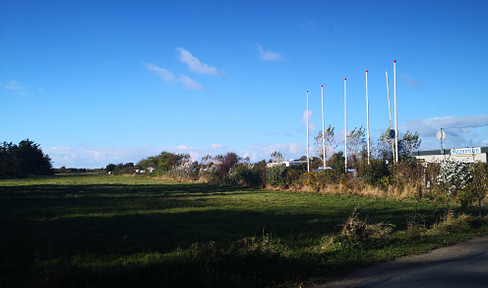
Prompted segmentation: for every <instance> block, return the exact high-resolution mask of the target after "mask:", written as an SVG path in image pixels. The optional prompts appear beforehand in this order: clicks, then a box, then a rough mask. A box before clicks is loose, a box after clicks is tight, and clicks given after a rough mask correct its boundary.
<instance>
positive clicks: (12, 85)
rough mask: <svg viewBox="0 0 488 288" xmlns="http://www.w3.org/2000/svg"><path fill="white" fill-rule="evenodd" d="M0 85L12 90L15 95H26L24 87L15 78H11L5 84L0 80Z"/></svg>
mask: <svg viewBox="0 0 488 288" xmlns="http://www.w3.org/2000/svg"><path fill="white" fill-rule="evenodd" d="M0 86H2V87H3V88H4V89H6V90H10V91H14V92H15V93H17V95H20V96H26V95H27V93H26V92H25V88H24V87H23V86H21V85H20V84H19V82H17V81H16V80H11V81H10V82H8V83H7V84H4V83H2V82H0Z"/></svg>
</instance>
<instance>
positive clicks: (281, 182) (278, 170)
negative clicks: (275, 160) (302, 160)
mask: <svg viewBox="0 0 488 288" xmlns="http://www.w3.org/2000/svg"><path fill="white" fill-rule="evenodd" d="M285 170H286V167H285V166H274V167H270V168H268V171H267V174H266V183H267V184H268V185H271V186H274V187H281V186H285V178H284V177H283V176H284V172H285Z"/></svg>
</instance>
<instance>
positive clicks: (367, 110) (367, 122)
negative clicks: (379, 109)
mask: <svg viewBox="0 0 488 288" xmlns="http://www.w3.org/2000/svg"><path fill="white" fill-rule="evenodd" d="M366 126H367V130H368V165H369V142H370V141H369V98H368V70H366Z"/></svg>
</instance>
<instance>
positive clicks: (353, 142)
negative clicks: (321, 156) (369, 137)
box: [347, 126, 367, 167]
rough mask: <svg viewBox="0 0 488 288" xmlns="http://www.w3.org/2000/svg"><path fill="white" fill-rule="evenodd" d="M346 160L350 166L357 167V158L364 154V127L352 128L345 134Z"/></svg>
mask: <svg viewBox="0 0 488 288" xmlns="http://www.w3.org/2000/svg"><path fill="white" fill-rule="evenodd" d="M347 156H348V158H347V160H348V162H350V164H351V166H352V167H357V166H358V164H359V160H361V159H364V158H365V157H367V155H366V129H364V127H363V126H361V127H359V128H357V127H356V128H354V129H353V130H352V131H350V132H349V133H348V134H347Z"/></svg>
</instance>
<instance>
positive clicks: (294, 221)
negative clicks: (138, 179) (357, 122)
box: [0, 183, 433, 287]
mask: <svg viewBox="0 0 488 288" xmlns="http://www.w3.org/2000/svg"><path fill="white" fill-rule="evenodd" d="M256 193H263V194H266V193H269V194H273V195H274V196H276V195H278V194H279V193H280V192H267V191H255V190H246V189H241V188H235V187H234V188H232V187H222V186H212V185H206V184H159V183H158V184H134V185H128V184H93V185H66V184H64V185H52V184H49V185H48V184H45V185H22V186H12V187H11V186H9V187H0V231H8V235H7V237H0V255H2V257H1V259H0V273H1V275H0V287H2V285H1V284H2V281H3V280H2V279H9V281H11V283H17V284H19V285H12V286H21V285H22V283H26V284H25V286H35V285H38V286H44V287H50V286H51V287H52V286H56V287H155V286H157V287H229V286H235V287H239V286H241V287H262V286H264V285H268V284H270V283H281V282H283V281H295V282H300V281H302V280H303V279H309V278H310V277H319V276H320V275H322V277H323V275H332V276H334V275H337V271H344V270H345V269H346V268H347V267H350V266H351V265H352V266H354V265H359V264H363V263H362V262H361V261H365V260H364V259H367V258H368V257H364V258H360V259H363V260H354V259H359V258H357V257H359V256H361V255H359V256H358V255H355V254H354V253H361V252H358V251H356V250H354V251H352V250H351V251H348V250H347V249H345V250H343V251H342V250H341V252H340V253H345V256H344V255H342V254H340V255H336V254H334V255H328V254H324V253H322V254H321V253H315V254H314V253H309V252H306V251H305V252H296V254H293V253H291V254H289V255H284V254H283V253H277V252H273V251H264V252H263V251H261V250H258V251H257V252H251V253H248V252H246V253H240V252H239V253H234V252H235V251H234V252H233V251H230V252H229V251H227V250H225V249H224V250H219V249H216V250H215V251H213V250H211V251H210V252H209V251H207V250H205V249H203V250H197V251H196V252H195V253H193V254H191V253H192V252H191V251H193V250H192V249H193V248H192V245H193V244H194V243H211V242H212V241H215V243H218V245H221V246H222V247H225V246H226V245H230V243H234V242H236V241H239V240H240V239H243V238H244V237H255V238H261V239H264V238H265V237H264V235H266V237H269V239H270V240H273V239H275V240H277V241H279V242H280V243H281V244H280V245H284V246H289V247H290V249H295V248H296V249H295V250H296V251H301V250H304V249H305V248H307V247H310V246H313V245H317V244H318V243H319V242H320V239H321V237H322V236H324V235H330V234H331V233H333V232H337V231H338V230H339V226H338V225H340V224H343V223H344V220H345V219H346V218H347V216H348V215H349V213H350V212H351V210H352V207H353V206H355V205H357V204H358V203H362V202H365V203H367V204H364V211H363V215H364V216H365V217H366V216H368V215H369V216H370V219H371V221H372V222H377V221H384V222H391V223H393V224H395V225H397V226H398V227H400V226H402V225H403V226H405V225H406V224H404V223H405V217H404V213H405V211H408V210H409V209H412V208H411V207H412V206H415V205H410V204H398V203H396V202H393V201H390V202H388V201H386V200H381V199H380V200H368V199H366V198H364V199H360V198H354V199H353V200H351V198H347V197H346V196H328V195H310V194H292V193H290V194H286V193H282V194H279V195H278V196H280V197H283V198H286V197H291V200H290V202H289V203H291V204H286V205H284V206H278V204H276V205H275V204H272V203H269V204H267V206H266V205H264V206H260V207H254V206H252V205H249V204H246V205H247V206H246V205H244V204H243V205H241V206H239V205H238V204H239V203H240V202H239V201H241V199H242V198H240V197H247V196H253V194H256ZM233 197H237V198H236V199H234V198H233ZM300 198H307V199H308V201H309V202H306V203H310V205H315V206H316V207H304V206H299V205H297V206H293V205H294V204H293V201H294V200H300ZM260 199H261V198H260ZM310 199H312V200H310ZM345 200H347V201H345ZM368 201H369V202H368ZM324 203H325V204H324ZM395 203H396V204H395ZM273 205H275V206H273ZM279 205H283V204H279ZM287 205H288V206H287ZM321 205H322V206H321ZM317 207H318V208H317ZM415 209H417V210H416V211H417V213H419V214H426V215H428V214H432V211H431V210H429V209H427V208H425V209H418V208H415ZM429 221H433V216H432V219H430V220H429ZM403 226H402V227H403ZM263 234H264V235H263ZM398 245H402V244H401V243H399V244H398ZM179 248H181V249H183V250H184V251H190V252H185V253H186V254H185V253H183V252H182V254H181V253H180V254H178V255H176V256H175V257H174V258H167V259H166V258H165V259H161V260H160V261H157V263H133V264H130V263H129V264H124V263H122V264H117V265H112V266H110V267H106V266H103V265H100V262H104V261H105V260H104V259H107V258H110V259H112V258H114V257H115V258H117V257H122V258H124V257H130V256H131V255H135V254H151V253H160V254H164V253H167V252H172V253H173V252H174V251H179V250H178V249H179ZM226 249H227V248H226ZM188 253H190V254H188ZM347 253H349V254H350V255H349V254H347ZM114 255H115V256H114ZM346 256H347V257H349V258H350V259H352V260H348V261H349V262H344V263H342V262H340V261H339V260H337V261H335V260H334V259H332V260H330V259H329V260H328V258H330V257H332V258H334V257H337V259H342V258H341V257H346ZM362 256H364V255H362ZM77 257H78V258H80V257H81V258H83V259H93V261H92V262H91V263H90V264H89V265H87V266H80V265H75V264H73V263H71V261H72V259H74V258H77ZM87 261H88V260H87ZM355 261H356V262H358V263H356V262H355ZM39 263H42V264H39ZM334 263H335V264H334ZM345 267H346V268H345ZM16 281H17V282H16ZM9 283H10V282H9ZM4 286H5V287H7V286H8V285H6V284H5V285H4Z"/></svg>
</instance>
